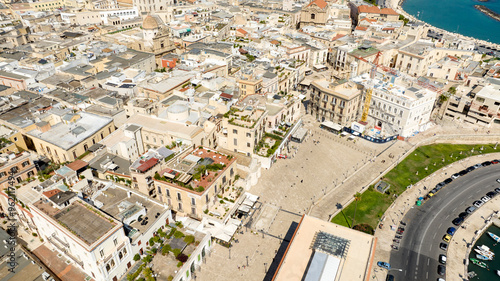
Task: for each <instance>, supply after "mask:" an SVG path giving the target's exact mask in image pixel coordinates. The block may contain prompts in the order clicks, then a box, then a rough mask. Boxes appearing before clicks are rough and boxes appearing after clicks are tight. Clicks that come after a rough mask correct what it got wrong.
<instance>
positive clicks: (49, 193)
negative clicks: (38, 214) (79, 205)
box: [42, 188, 61, 198]
mask: <svg viewBox="0 0 500 281" xmlns="http://www.w3.org/2000/svg"><path fill="white" fill-rule="evenodd" d="M59 192H61V190H60V189H57V188H56V189H52V190H49V191H45V192H44V193H42V194H43V195H44V196H45V197H47V198H50V197H52V196H54V195H56V194H57V193H59Z"/></svg>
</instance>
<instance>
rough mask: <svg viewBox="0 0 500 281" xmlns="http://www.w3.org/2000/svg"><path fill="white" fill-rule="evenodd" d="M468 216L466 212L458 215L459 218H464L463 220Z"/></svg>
mask: <svg viewBox="0 0 500 281" xmlns="http://www.w3.org/2000/svg"><path fill="white" fill-rule="evenodd" d="M468 216H469V213H467V211H466V212H461V213H460V214H458V217H459V218H464V219H465V218H466V217H468Z"/></svg>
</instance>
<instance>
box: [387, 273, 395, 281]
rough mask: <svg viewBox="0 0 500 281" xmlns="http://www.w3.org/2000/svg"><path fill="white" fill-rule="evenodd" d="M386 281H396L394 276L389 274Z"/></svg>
mask: <svg viewBox="0 0 500 281" xmlns="http://www.w3.org/2000/svg"><path fill="white" fill-rule="evenodd" d="M385 281H394V275H391V274H387V277H386V278H385Z"/></svg>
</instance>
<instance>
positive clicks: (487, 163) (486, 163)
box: [481, 161, 491, 166]
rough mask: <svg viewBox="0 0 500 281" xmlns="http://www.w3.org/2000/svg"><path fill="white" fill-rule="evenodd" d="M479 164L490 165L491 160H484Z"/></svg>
mask: <svg viewBox="0 0 500 281" xmlns="http://www.w3.org/2000/svg"><path fill="white" fill-rule="evenodd" d="M481 165H483V166H489V165H491V162H490V161H485V162H483V163H481Z"/></svg>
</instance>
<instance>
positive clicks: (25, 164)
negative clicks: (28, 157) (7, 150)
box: [22, 161, 30, 168]
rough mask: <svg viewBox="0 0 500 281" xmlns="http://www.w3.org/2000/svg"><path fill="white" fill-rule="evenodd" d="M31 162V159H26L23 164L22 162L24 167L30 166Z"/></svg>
mask: <svg viewBox="0 0 500 281" xmlns="http://www.w3.org/2000/svg"><path fill="white" fill-rule="evenodd" d="M29 164H30V161H24V162H23V164H22V166H23V168H24V167H26V166H28V165H29Z"/></svg>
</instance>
